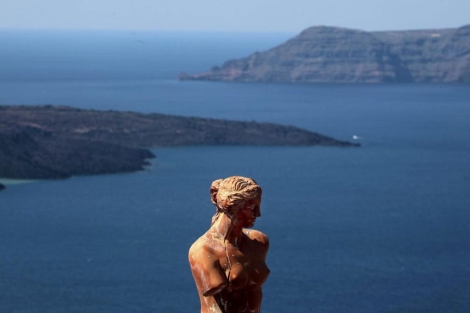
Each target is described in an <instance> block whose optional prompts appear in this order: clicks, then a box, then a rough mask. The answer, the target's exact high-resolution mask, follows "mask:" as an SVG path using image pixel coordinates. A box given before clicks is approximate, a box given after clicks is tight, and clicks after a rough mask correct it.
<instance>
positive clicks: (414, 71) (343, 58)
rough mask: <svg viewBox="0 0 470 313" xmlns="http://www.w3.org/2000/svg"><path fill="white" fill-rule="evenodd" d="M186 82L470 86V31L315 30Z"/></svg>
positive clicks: (189, 77) (183, 76) (185, 76)
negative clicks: (427, 83)
mask: <svg viewBox="0 0 470 313" xmlns="http://www.w3.org/2000/svg"><path fill="white" fill-rule="evenodd" d="M178 78H179V79H180V80H209V81H239V82H288V83H297V82H300V83H389V82H400V83H410V82H439V83H457V82H460V83H470V25H467V26H463V27H460V28H455V29H433V30H411V31H382V32H366V31H361V30H353V29H346V28H338V27H327V26H315V27H311V28H308V29H306V30H304V31H302V32H301V33H300V34H299V35H297V36H295V37H294V38H292V39H290V40H288V41H287V42H285V43H284V44H281V45H279V46H277V47H274V48H272V49H270V50H268V51H265V52H261V53H260V52H255V53H253V54H251V55H250V56H248V57H246V58H241V59H236V60H229V61H227V62H225V63H224V64H223V65H222V66H221V67H218V66H214V67H213V68H212V69H210V70H209V71H207V72H205V73H201V74H186V73H181V74H180V75H179V77H178Z"/></svg>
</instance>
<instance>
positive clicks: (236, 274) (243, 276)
mask: <svg viewBox="0 0 470 313" xmlns="http://www.w3.org/2000/svg"><path fill="white" fill-rule="evenodd" d="M230 259H231V260H230V265H231V266H230V270H228V269H227V271H226V274H227V276H228V278H229V283H230V286H231V288H232V289H233V290H237V289H242V288H246V287H249V286H251V285H262V284H263V283H264V282H265V281H266V279H267V278H268V275H269V272H270V271H269V269H268V267H267V266H266V263H265V262H264V260H263V259H262V258H261V257H260V256H257V255H256V254H246V253H242V252H241V251H237V252H236V253H232V254H231V255H230Z"/></svg>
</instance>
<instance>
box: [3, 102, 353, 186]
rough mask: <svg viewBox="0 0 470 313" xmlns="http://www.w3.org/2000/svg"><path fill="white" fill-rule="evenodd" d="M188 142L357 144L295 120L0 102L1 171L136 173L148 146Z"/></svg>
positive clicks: (34, 175) (30, 174) (21, 174)
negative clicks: (300, 125) (303, 126)
mask: <svg viewBox="0 0 470 313" xmlns="http://www.w3.org/2000/svg"><path fill="white" fill-rule="evenodd" d="M183 145H292V146H296V145H324V146H357V144H352V143H349V142H345V141H339V140H336V139H333V138H330V137H327V136H323V135H320V134H318V133H314V132H310V131H307V130H303V129H300V128H296V127H293V126H283V125H277V124H270V123H256V122H237V121H227V120H217V119H206V118H195V117H180V116H171V115H163V114H140V113H134V112H117V111H96V110H80V109H74V108H70V107H62V106H60V107H59V106H0V177H8V178H30V179H41V178H65V177H69V176H71V175H91V174H104V173H120V172H132V171H138V170H141V169H143V166H145V165H146V164H148V163H147V160H148V159H150V158H153V157H155V156H154V155H153V154H152V153H151V152H150V151H149V150H147V149H145V148H148V147H159V146H160V147H161V146H183Z"/></svg>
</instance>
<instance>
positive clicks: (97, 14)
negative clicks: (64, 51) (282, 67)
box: [0, 0, 470, 32]
mask: <svg viewBox="0 0 470 313" xmlns="http://www.w3.org/2000/svg"><path fill="white" fill-rule="evenodd" d="M318 24H322V25H330V26H343V27H350V28H357V29H363V30H395V29H396V30H399V29H420V28H444V27H458V26H462V25H464V24H470V0H323V1H317V0H232V1H227V0H133V1H128V0H0V28H66V29H133V30H141V29H146V30H185V31H187V30H193V31H261V32H264V31H288V32H291V31H294V32H297V31H301V30H302V29H304V28H306V27H309V26H313V25H318Z"/></svg>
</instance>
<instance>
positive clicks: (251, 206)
mask: <svg viewBox="0 0 470 313" xmlns="http://www.w3.org/2000/svg"><path fill="white" fill-rule="evenodd" d="M260 216H261V195H259V196H257V197H256V198H254V199H252V200H249V201H248V202H247V203H245V205H244V206H243V208H241V209H240V210H239V211H238V214H237V220H238V222H239V223H240V224H241V225H242V227H244V228H250V227H253V226H254V225H255V221H256V218H258V217H260Z"/></svg>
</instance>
